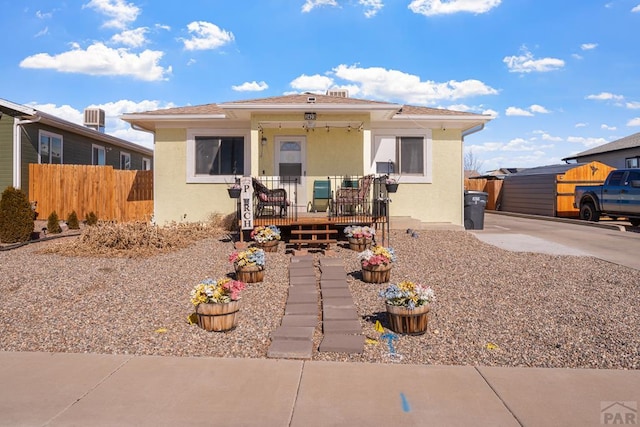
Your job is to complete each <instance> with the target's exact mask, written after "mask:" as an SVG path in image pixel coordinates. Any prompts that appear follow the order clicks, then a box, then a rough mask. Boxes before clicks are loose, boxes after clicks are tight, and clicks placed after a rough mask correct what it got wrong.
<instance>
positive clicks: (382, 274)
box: [362, 264, 391, 283]
mask: <svg viewBox="0 0 640 427" xmlns="http://www.w3.org/2000/svg"><path fill="white" fill-rule="evenodd" d="M390 277H391V264H387V265H369V266H366V267H365V266H364V265H363V266H362V280H364V281H365V282H367V283H387V282H388V281H389V278H390Z"/></svg>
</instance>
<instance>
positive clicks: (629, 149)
mask: <svg viewBox="0 0 640 427" xmlns="http://www.w3.org/2000/svg"><path fill="white" fill-rule="evenodd" d="M562 161H563V162H567V163H590V162H593V161H596V162H600V163H604V164H606V165H609V166H611V167H613V168H616V169H621V168H640V132H639V133H634V134H633V135H629V136H626V137H624V138H621V139H617V140H615V141H612V142H609V143H607V144H602V145H599V146H597V147H594V148H591V149H589V150H586V151H582V152H580V153H578V154H574V155H573V156H570V157H565V158H564V159H562Z"/></svg>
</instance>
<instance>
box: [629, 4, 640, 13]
mask: <svg viewBox="0 0 640 427" xmlns="http://www.w3.org/2000/svg"><path fill="white" fill-rule="evenodd" d="M631 12H640V4H639V5H637V6H635V7H634V8H633V9H631Z"/></svg>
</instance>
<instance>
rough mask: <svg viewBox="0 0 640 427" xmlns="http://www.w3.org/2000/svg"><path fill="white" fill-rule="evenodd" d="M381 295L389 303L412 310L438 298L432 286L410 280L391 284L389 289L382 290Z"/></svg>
mask: <svg viewBox="0 0 640 427" xmlns="http://www.w3.org/2000/svg"><path fill="white" fill-rule="evenodd" d="M380 297H382V298H384V299H385V302H386V303H387V304H388V305H392V306H397V307H406V308H408V309H410V310H413V309H414V308H416V307H421V306H423V305H426V304H430V303H432V302H434V301H435V300H436V295H435V292H434V291H433V289H431V287H430V286H427V285H423V284H420V283H414V282H412V281H409V280H405V281H403V282H400V283H398V284H397V285H396V284H392V285H389V287H388V288H387V289H385V290H383V291H380Z"/></svg>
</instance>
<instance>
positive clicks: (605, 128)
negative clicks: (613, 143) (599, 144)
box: [600, 123, 618, 130]
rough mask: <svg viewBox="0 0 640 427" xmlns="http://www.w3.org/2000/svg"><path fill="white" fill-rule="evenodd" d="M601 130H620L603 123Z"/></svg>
mask: <svg viewBox="0 0 640 427" xmlns="http://www.w3.org/2000/svg"><path fill="white" fill-rule="evenodd" d="M600 129H603V130H617V129H618V128H617V127H615V126H609V125H607V124H604V123H603V124H601V125H600Z"/></svg>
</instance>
